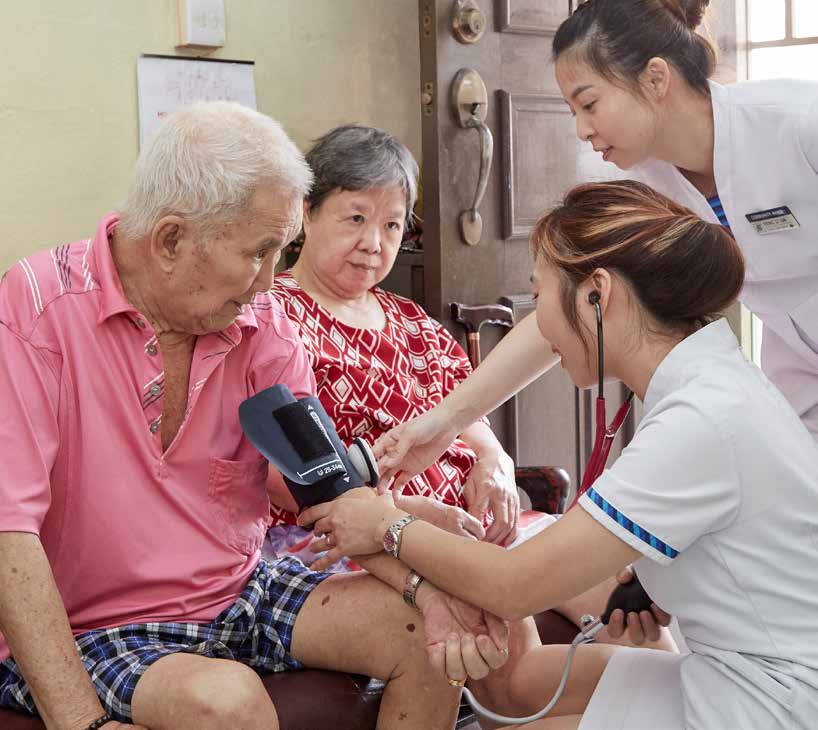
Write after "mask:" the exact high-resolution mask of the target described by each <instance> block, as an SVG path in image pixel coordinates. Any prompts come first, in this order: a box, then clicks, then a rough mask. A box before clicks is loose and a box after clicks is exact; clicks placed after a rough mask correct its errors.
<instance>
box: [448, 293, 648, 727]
mask: <svg viewBox="0 0 818 730" xmlns="http://www.w3.org/2000/svg"><path fill="white" fill-rule="evenodd" d="M599 300H600V296H599V292H597V291H592V292H591V293H590V295H589V296H588V302H589V303H590V304H592V305H593V306H594V308H595V309H596V335H597V365H598V371H599V379H598V390H597V396H596V434H595V437H594V449H593V451H592V452H591V458H590V459H588V465H587V466H586V467H585V474H584V475H583V477H582V482H581V483H580V486H579V489H578V490H577V494H576V496H575V497H574V500H573V502H572V503H571V507H573V506H574V505H575V504H576V503H577V501H578V500H579V498H580V497H581V496H582V495H583V494H585V492H586V491H588V488H589V487H590V486H591V485H592V484H593V483H594V482H595V481H596V480H597V478H598V477H599V475H600V474H602V472H603V470H604V469H605V464H606V463H607V462H608V455H609V454H610V452H611V445H612V444H613V442H614V439H615V438H616V435H617V433H619V429H620V428H622V424H623V423H624V422H625V419H626V418H627V417H628V413H629V412H630V409H631V403H632V402H633V391H628V395H627V397H626V398H625V402H624V403H623V404H622V405H621V406H619V410H617V412H616V415H615V416H614V419H613V421H611V425H610V426H608V425H607V414H606V411H605V391H604V390H603V385H604V379H605V368H604V366H603V344H602V307H601V306H600V304H599ZM650 605H651V599H650V597H649V596H648V594H647V593H646V592H645V589H644V588H642V584H641V583H639V581H638V580H636V578H634V580H633V581H631V582H630V583H627V584H625V585H620V586H618V587H617V588H616V590H614V591H613V593H611V597H610V598H609V599H608V605H607V606H606V608H605V612H604V613H603V614H602V615H601V616H600V617H599V618H598V619H595V620H591V621H589V622H588V623H587V624H586V625H585V626H584V627H583V628H582V629H581V630H580V632H579V633H578V634H577V636H576V638H575V639H574V640H573V641H572V642H571V646H570V648H569V649H568V656H567V657H566V659H565V669H564V670H563V672H562V678H561V679H560V683H559V686H558V687H557V691H556V692H555V693H554V696H553V697H552V698H551V701H550V702H549V703H548V704H547V705H546V706H545V707H543V709H542V710H540V711H539V712H537V713H536V714H534V715H529V716H528V717H505V716H503V715H498V714H496V713H494V712H492V711H491V710H489V709H488V708H486V707H483V705H481V704H480V703H479V702H478V701H477V698H476V697H475V696H474V695H473V694H472V693H471V690H469V689H468V688H464V689H463V695H464V696H465V697H466V700H467V701H468V703H469V704H470V705H471V707H472V709H473V710H474V711H475V712H477V713H478V714H480V715H482V716H483V717H485V718H487V719H489V720H492V721H493V722H498V723H502V724H505V725H524V724H525V723H528V722H534V721H535V720H539V719H541V718H543V717H545V716H546V715H547V714H548V713H549V712H551V709H552V708H553V707H554V705H556V704H557V702H558V701H559V698H560V697H562V693H563V692H564V691H565V685H566V683H567V682H568V675H569V673H570V672H571V663H572V662H573V660H574V654H575V653H576V650H577V647H578V646H579V645H580V644H589V643H591V642H592V641H593V640H594V637H595V636H596V635H597V634H598V633H599V632H600V631H601V630H602V629H603V628H604V627H605V626H606V625H607V624H608V621H609V620H610V618H611V614H612V613H613V611H614V610H615V609H617V608H621V609H622V610H623V611H624V612H625V615H627V614H628V613H630V612H632V611H636V612H637V613H638V612H639V611H642V610H645V609H646V608H647V609H650Z"/></svg>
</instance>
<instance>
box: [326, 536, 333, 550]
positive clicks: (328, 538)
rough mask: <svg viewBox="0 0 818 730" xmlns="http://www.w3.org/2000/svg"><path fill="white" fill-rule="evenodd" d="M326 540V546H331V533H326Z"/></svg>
mask: <svg viewBox="0 0 818 730" xmlns="http://www.w3.org/2000/svg"><path fill="white" fill-rule="evenodd" d="M326 541H327V547H332V543H333V540H332V533H329V534H328V535H327V537H326Z"/></svg>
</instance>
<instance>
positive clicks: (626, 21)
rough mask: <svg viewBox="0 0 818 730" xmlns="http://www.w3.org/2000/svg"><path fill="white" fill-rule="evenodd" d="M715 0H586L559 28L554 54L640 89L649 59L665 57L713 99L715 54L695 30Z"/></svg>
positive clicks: (693, 85)
mask: <svg viewBox="0 0 818 730" xmlns="http://www.w3.org/2000/svg"><path fill="white" fill-rule="evenodd" d="M709 4H710V0H587V2H584V3H582V4H581V5H579V6H578V7H577V9H576V10H575V11H574V12H573V14H572V15H571V17H570V18H568V19H567V20H565V21H564V22H563V23H562V25H560V27H559V29H558V30H557V33H556V35H555V36H554V41H553V43H552V50H553V54H554V59H555V60H559V58H561V57H562V56H563V55H565V54H566V53H568V52H569V51H570V52H572V53H576V54H577V56H578V58H579V59H580V60H582V61H584V62H585V63H587V64H588V65H589V66H590V67H591V68H592V69H593V70H594V71H596V73H598V74H599V75H600V76H602V77H603V78H607V79H609V80H617V79H618V80H622V81H624V82H625V83H627V84H628V85H629V86H631V87H632V88H636V89H638V88H640V87H639V75H640V74H641V73H642V71H644V69H645V67H646V66H647V65H648V62H649V61H650V59H652V58H655V57H659V58H664V59H665V61H667V62H668V63H669V64H670V65H672V66H674V67H675V68H676V69H677V70H678V71H679V72H680V73H681V75H682V76H683V77H684V78H685V80H686V81H687V83H688V84H689V85H690V86H691V87H692V88H694V89H696V90H697V91H699V92H701V93H702V94H706V95H708V96H709V94H710V87H709V86H708V84H707V80H708V79H709V78H710V77H711V76H712V75H713V73H714V71H715V70H716V51H715V49H714V48H713V46H712V44H711V43H710V42H709V41H708V40H707V39H706V38H704V37H703V36H702V35H700V34H699V33H697V32H696V28H698V27H699V25H700V24H701V22H702V19H703V17H704V13H705V10H706V9H707V6H708V5H709Z"/></svg>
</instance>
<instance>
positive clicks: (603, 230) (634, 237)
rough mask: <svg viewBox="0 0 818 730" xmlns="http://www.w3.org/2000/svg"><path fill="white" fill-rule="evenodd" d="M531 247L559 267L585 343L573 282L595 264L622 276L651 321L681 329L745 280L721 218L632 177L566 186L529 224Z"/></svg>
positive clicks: (717, 309) (713, 313) (566, 307)
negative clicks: (558, 200)
mask: <svg viewBox="0 0 818 730" xmlns="http://www.w3.org/2000/svg"><path fill="white" fill-rule="evenodd" d="M531 247H532V249H533V253H534V256H535V257H536V258H539V257H542V258H543V259H544V260H545V261H546V263H548V264H549V265H551V266H554V267H555V268H556V269H557V271H558V272H559V277H560V300H561V303H562V309H563V312H564V314H565V316H566V318H567V320H568V322H569V323H570V324H571V325H572V326H573V328H574V331H575V332H577V334H578V335H579V336H580V337H581V338H582V339H583V340H584V341H585V342H586V345H587V344H588V342H587V340H586V337H585V335H586V333H585V331H584V329H583V328H582V327H581V326H580V320H579V316H578V313H577V289H578V287H579V286H581V285H582V284H583V283H585V282H587V281H588V279H589V278H590V277H591V276H592V275H593V273H594V271H596V270H597V269H606V270H607V271H609V272H611V273H612V274H614V275H615V276H618V277H619V278H620V279H621V280H623V281H624V282H625V283H626V284H627V288H628V289H629V290H630V292H631V293H632V295H633V297H634V299H635V302H636V304H637V305H638V306H639V308H641V309H642V310H644V312H645V314H647V315H649V316H648V320H647V323H646V326H647V327H648V328H655V327H658V328H660V329H662V330H664V331H666V332H672V333H681V334H682V335H684V336H686V335H688V334H690V333H692V332H694V331H695V330H697V329H698V328H699V327H702V326H704V325H705V324H708V323H709V322H711V321H713V319H715V318H716V317H717V316H718V315H719V314H720V313H722V312H723V311H724V310H725V309H726V308H727V307H728V306H730V304H732V303H733V302H734V301H735V299H736V297H737V296H738V294H739V292H740V291H741V287H742V285H743V284H744V257H743V256H742V253H741V249H740V248H739V246H738V244H737V243H736V241H735V239H734V238H733V236H732V235H731V234H730V233H729V232H728V230H727V229H726V228H724V226H721V225H719V224H717V223H708V222H707V221H704V220H702V219H701V218H699V217H698V216H696V215H695V214H694V213H693V212H692V211H691V210H689V209H687V208H685V207H684V206H682V205H679V204H678V203H676V202H674V201H673V200H671V199H670V198H667V197H665V196H664V195H661V194H660V193H657V192H656V191H655V190H653V189H651V188H649V187H648V186H647V185H643V184H642V183H640V182H636V181H634V180H619V181H614V182H604V183H590V184H586V185H579V186H577V187H575V188H574V189H573V190H570V191H569V192H568V194H567V195H566V196H565V198H564V200H563V202H562V204H561V205H559V206H558V207H556V208H554V209H553V210H552V211H550V212H549V213H547V214H546V215H544V216H543V217H542V218H540V220H539V221H538V222H537V224H536V225H535V226H534V231H533V233H532V234H531Z"/></svg>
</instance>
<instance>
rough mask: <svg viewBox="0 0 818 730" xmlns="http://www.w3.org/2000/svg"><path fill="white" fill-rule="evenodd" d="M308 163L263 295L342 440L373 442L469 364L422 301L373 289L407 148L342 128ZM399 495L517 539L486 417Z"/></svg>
mask: <svg viewBox="0 0 818 730" xmlns="http://www.w3.org/2000/svg"><path fill="white" fill-rule="evenodd" d="M307 160H308V162H309V164H310V166H311V167H312V169H313V171H314V174H315V177H316V181H315V184H314V186H313V188H312V191H311V192H310V194H309V195H308V197H307V199H306V200H305V201H304V233H305V240H304V245H303V250H302V252H301V255H300V257H299V259H298V262H297V263H296V264H295V266H293V268H292V269H291V270H290V271H287V272H284V273H282V274H279V275H278V276H276V279H275V285H274V288H273V291H274V293H275V295H276V297H277V298H278V300H279V301H280V302H281V304H282V306H283V307H284V309H285V311H286V312H287V314H288V316H289V317H290V319H292V320H293V321H294V322H295V323H296V326H297V328H298V329H299V330H300V334H301V339H302V341H303V342H304V344H305V346H306V348H307V352H308V354H309V358H310V364H311V365H312V368H313V372H314V373H315V377H316V381H317V383H318V395H319V397H320V399H321V403H322V404H323V405H324V408H326V410H327V413H328V414H329V415H330V417H331V418H332V419H333V421H334V422H335V425H336V427H337V429H338V433H339V435H340V437H341V438H342V439H343V440H344V441H346V442H347V443H349V442H351V441H352V439H353V438H354V437H356V436H361V437H363V438H364V439H366V440H367V441H369V442H370V443H373V442H374V441H375V439H376V438H377V437H378V436H380V435H381V434H382V433H384V432H386V431H388V430H389V429H390V428H392V427H393V426H396V425H398V424H400V423H403V422H404V421H407V420H409V419H411V418H413V417H414V416H416V415H418V414H420V413H422V412H424V411H426V410H428V409H429V408H431V407H432V406H434V405H435V404H437V403H439V402H440V401H441V400H442V399H443V398H444V397H445V396H446V395H447V394H448V393H449V392H450V391H451V390H452V389H453V388H454V387H455V386H456V385H457V384H458V383H459V382H460V381H461V380H464V379H465V378H466V377H467V376H468V374H469V372H470V366H469V361H468V358H467V357H466V354H465V353H464V352H463V350H462V349H461V347H460V346H459V345H458V344H457V342H455V340H454V339H453V338H452V336H451V335H450V334H449V333H448V332H447V331H446V330H445V329H444V328H443V327H442V326H441V325H440V324H439V323H437V322H435V321H434V320H433V319H431V318H430V317H429V316H428V315H427V314H426V313H425V312H424V311H423V309H421V307H420V306H418V305H417V304H415V303H414V302H412V301H410V300H408V299H405V298H404V297H400V296H397V295H395V294H392V293H390V292H387V291H384V290H383V289H380V288H379V287H378V286H377V285H378V283H379V282H380V281H382V280H383V278H384V277H385V276H386V275H387V274H388V273H389V271H390V270H391V269H392V266H393V264H394V263H395V257H396V256H397V253H398V249H399V247H400V243H401V240H402V238H403V233H404V229H405V227H406V225H407V224H408V222H409V220H410V216H411V211H412V209H413V207H414V204H415V197H416V192H417V173H418V168H417V163H416V162H415V160H414V159H413V157H412V155H411V153H410V152H409V150H408V149H407V148H406V147H405V146H404V145H403V144H401V143H400V142H399V141H398V140H396V139H395V138H394V137H392V136H391V135H389V134H387V133H386V132H383V131H381V130H379V129H372V128H369V127H359V126H345V127H339V128H337V129H334V130H332V131H331V132H329V133H328V134H327V135H325V136H324V137H322V138H321V139H320V140H318V142H317V143H316V144H315V146H314V147H313V148H312V150H311V151H310V152H309V153H308V155H307ZM286 498H287V495H286V493H283V494H282V499H281V500H279V502H280V506H279V508H278V509H274V516H275V518H276V520H277V521H278V522H292V521H293V518H292V515H291V513H288V512H287V511H286V509H282V506H283V507H285V508H286V507H287V506H292V505H289V503H288V502H287V501H286ZM398 501H399V502H400V503H401V506H402V507H403V508H404V509H406V510H408V511H409V512H412V513H413V514H417V515H418V516H419V517H422V518H423V519H426V520H427V521H430V522H433V523H435V524H437V525H438V526H440V527H444V528H447V529H449V530H451V531H453V532H457V533H460V534H471V535H473V536H474V537H476V538H478V539H486V540H489V541H491V542H496V543H500V544H502V543H505V542H511V541H513V540H514V538H515V537H516V533H517V519H518V516H519V499H518V493H517V489H516V486H515V483H514V465H513V463H512V461H511V459H510V458H509V456H508V455H507V454H506V453H505V452H504V451H503V448H502V447H501V445H500V443H499V442H498V441H497V439H496V438H495V436H494V434H493V433H492V431H491V429H490V428H489V426H488V424H487V423H486V422H484V421H480V422H477V423H475V424H473V425H472V426H471V427H469V428H468V429H467V430H466V431H464V432H463V433H462V434H461V436H460V438H459V439H458V440H457V441H455V442H454V443H453V444H452V445H451V446H450V447H449V449H448V450H447V451H446V453H445V454H443V456H442V457H441V458H440V460H439V461H438V462H437V463H435V464H433V465H432V466H431V467H430V468H429V469H427V470H426V471H425V472H423V473H422V474H420V475H418V476H417V477H416V478H415V479H413V480H412V481H411V482H410V483H409V484H408V485H407V487H406V488H405V490H404V492H403V496H402V497H401V498H399V500H398ZM489 510H490V512H491V514H492V515H493V520H492V519H491V517H487V513H488V512H489ZM484 528H485V529H484Z"/></svg>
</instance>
